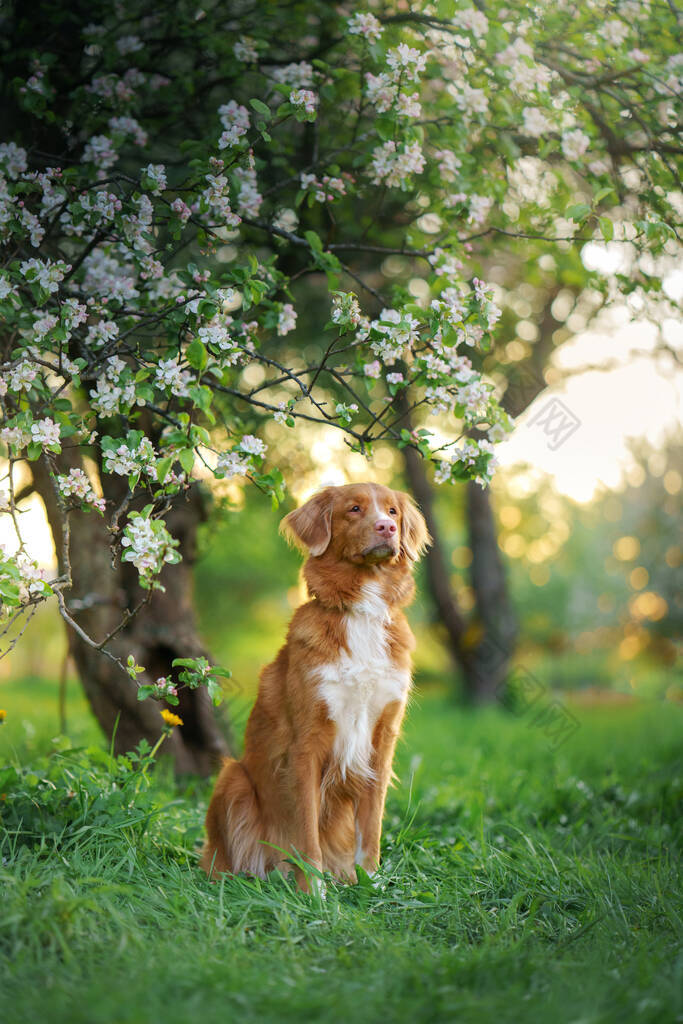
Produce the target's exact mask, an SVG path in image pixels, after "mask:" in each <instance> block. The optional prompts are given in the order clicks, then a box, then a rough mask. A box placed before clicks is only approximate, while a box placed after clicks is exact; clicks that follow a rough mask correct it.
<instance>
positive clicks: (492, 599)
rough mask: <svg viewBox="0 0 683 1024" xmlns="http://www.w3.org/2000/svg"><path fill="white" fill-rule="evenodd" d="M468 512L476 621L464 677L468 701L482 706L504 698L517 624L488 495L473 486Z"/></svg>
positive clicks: (470, 485)
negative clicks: (502, 696)
mask: <svg viewBox="0 0 683 1024" xmlns="http://www.w3.org/2000/svg"><path fill="white" fill-rule="evenodd" d="M465 510H466V511H465V514H466V519H467V530H468V536H469V543H470V550H471V552H472V564H471V567H470V582H471V584H472V590H473V591H474V598H475V609H476V615H475V619H474V622H473V623H472V625H471V626H470V629H469V630H468V633H467V636H468V637H470V642H469V643H468V644H465V645H464V646H465V651H464V659H463V671H464V676H465V689H466V691H467V695H468V697H469V699H470V700H471V701H473V702H474V703H478V704H480V703H485V702H486V701H491V700H495V698H496V696H500V693H501V687H503V686H504V684H505V680H506V678H507V675H508V671H509V668H510V660H511V658H512V655H513V653H514V649H515V641H516V639H517V619H516V616H515V614H514V611H513V609H512V606H511V604H510V601H509V598H508V592H507V583H506V579H505V569H504V566H503V561H502V559H501V557H500V551H499V549H498V538H497V535H496V522H495V519H494V517H493V509H492V507H491V492H490V489H489V488H488V487H481V486H480V485H479V484H478V483H475V481H474V480H469V481H468V482H467V484H466V493H465Z"/></svg>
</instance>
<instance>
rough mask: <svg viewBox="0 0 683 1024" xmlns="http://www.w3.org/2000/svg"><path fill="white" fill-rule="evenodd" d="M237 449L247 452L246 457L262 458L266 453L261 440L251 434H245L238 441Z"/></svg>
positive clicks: (264, 445)
mask: <svg viewBox="0 0 683 1024" xmlns="http://www.w3.org/2000/svg"><path fill="white" fill-rule="evenodd" d="M238 447H239V448H240V449H241V450H242V451H243V452H247V454H248V455H258V456H262V455H263V454H264V453H265V451H266V448H267V446H266V444H265V443H264V442H263V441H262V440H261V438H260V437H255V436H254V435H253V434H245V435H244V437H243V438H242V440H241V441H240V443H239V445H238Z"/></svg>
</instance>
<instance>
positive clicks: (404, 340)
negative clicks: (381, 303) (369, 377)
mask: <svg viewBox="0 0 683 1024" xmlns="http://www.w3.org/2000/svg"><path fill="white" fill-rule="evenodd" d="M370 326H371V330H372V332H373V333H374V334H375V335H379V337H375V338H373V339H372V341H371V343H370V346H371V348H372V351H373V352H374V353H375V355H376V356H379V358H380V359H381V360H382V362H383V363H384V364H385V366H393V364H394V363H395V362H396V360H397V359H401V358H403V357H404V355H405V353H406V350H410V349H411V348H412V346H413V345H414V344H415V342H416V341H417V340H418V338H419V330H418V329H419V326H420V325H419V322H418V321H417V320H416V319H415V318H414V317H412V316H411V315H410V314H409V313H406V312H405V311H401V310H398V309H383V310H382V312H381V313H380V315H379V319H377V320H373V321H372V323H371V325H370Z"/></svg>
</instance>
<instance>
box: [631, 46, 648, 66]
mask: <svg viewBox="0 0 683 1024" xmlns="http://www.w3.org/2000/svg"><path fill="white" fill-rule="evenodd" d="M627 56H629V57H630V58H631V60H634V61H635V62H636V63H637V64H647V62H648V61H649V59H650V55H649V54H648V53H643V51H642V50H639V49H638V47H637V46H636V47H634V49H633V50H629V51H628V54H627Z"/></svg>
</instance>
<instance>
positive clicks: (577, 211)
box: [567, 203, 591, 224]
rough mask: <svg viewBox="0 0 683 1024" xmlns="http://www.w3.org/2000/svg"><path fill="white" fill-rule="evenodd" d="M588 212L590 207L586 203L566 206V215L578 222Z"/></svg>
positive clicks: (583, 218) (584, 217)
mask: <svg viewBox="0 0 683 1024" xmlns="http://www.w3.org/2000/svg"><path fill="white" fill-rule="evenodd" d="M590 212H591V208H590V206H589V205H588V203H575V204H574V206H570V207H568V209H567V217H569V219H570V220H573V221H575V222H576V223H577V224H578V223H580V221H582V220H585V219H586V217H587V216H588V214H589V213H590Z"/></svg>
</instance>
